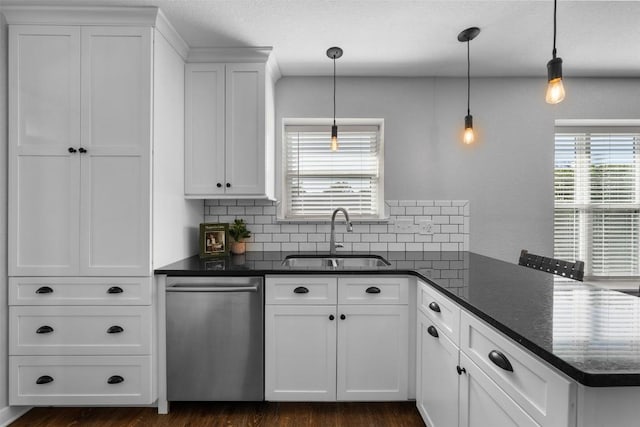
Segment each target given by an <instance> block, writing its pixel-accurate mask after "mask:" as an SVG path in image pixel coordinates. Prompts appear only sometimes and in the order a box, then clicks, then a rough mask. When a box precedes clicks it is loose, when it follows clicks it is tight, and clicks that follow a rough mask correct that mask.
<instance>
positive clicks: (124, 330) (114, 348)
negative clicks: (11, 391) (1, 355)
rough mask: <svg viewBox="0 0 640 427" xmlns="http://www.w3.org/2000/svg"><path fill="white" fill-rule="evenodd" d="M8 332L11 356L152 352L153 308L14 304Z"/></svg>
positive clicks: (10, 310) (11, 308) (10, 312)
mask: <svg viewBox="0 0 640 427" xmlns="http://www.w3.org/2000/svg"><path fill="white" fill-rule="evenodd" d="M9 331H10V333H9V354H10V355H31V354H41V355H43V354H48V355H58V354H74V355H106V354H150V353H151V336H152V333H151V307H147V306H139V307H126V306H125V307H111V306H104V307H68V306H14V307H9ZM38 331H39V332H38Z"/></svg>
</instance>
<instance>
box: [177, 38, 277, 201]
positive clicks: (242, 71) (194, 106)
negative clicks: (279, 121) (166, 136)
mask: <svg viewBox="0 0 640 427" xmlns="http://www.w3.org/2000/svg"><path fill="white" fill-rule="evenodd" d="M270 51H271V49H264V48H260V49H252V48H241V49H192V50H191V51H190V53H189V58H188V60H189V61H192V62H190V63H188V64H187V65H186V76H185V79H186V88H185V98H186V103H185V116H186V120H185V196H186V197H188V198H202V199H206V198H234V199H237V198H251V199H257V198H269V199H273V197H274V181H275V163H274V160H275V156H274V150H275V148H274V138H275V136H274V126H275V123H274V121H275V117H274V99H273V92H274V85H275V81H276V80H277V78H278V76H279V73H278V71H277V66H275V64H274V63H273V61H270V60H269V52H270Z"/></svg>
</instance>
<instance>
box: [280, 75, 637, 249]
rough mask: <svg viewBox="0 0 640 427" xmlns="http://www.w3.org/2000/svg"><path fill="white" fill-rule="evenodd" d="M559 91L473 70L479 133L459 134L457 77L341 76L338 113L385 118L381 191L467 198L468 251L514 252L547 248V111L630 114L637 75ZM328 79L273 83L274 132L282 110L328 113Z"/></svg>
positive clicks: (462, 101) (554, 115)
mask: <svg viewBox="0 0 640 427" xmlns="http://www.w3.org/2000/svg"><path fill="white" fill-rule="evenodd" d="M565 88H566V90H567V98H566V100H565V101H564V102H563V103H562V104H559V105H556V106H552V105H548V104H546V103H545V102H544V91H545V81H544V77H542V78H481V79H472V83H471V113H472V114H473V117H474V125H475V126H474V127H475V128H476V130H477V131H478V134H479V141H478V143H477V144H475V145H473V146H464V145H463V144H462V143H461V137H462V127H463V124H464V116H465V114H466V79H459V78H356V77H353V78H341V77H338V83H337V100H336V102H337V116H338V117H345V118H347V117H348V118H353V117H375V118H384V119H385V198H386V199H396V200H405V199H409V200H413V199H451V200H469V201H470V209H471V242H470V249H471V250H472V251H474V252H478V253H481V254H485V255H489V256H493V257H496V258H499V259H504V260H507V261H511V262H514V261H515V260H516V258H517V255H518V254H519V251H520V249H522V248H528V249H529V250H530V251H532V252H539V253H543V254H551V253H552V251H553V132H554V120H555V119H638V118H640V78H639V79H568V80H567V82H566V85H565ZM331 96H332V80H331V78H325V77H285V78H282V79H281V80H280V81H279V82H278V84H277V86H276V113H277V117H276V118H277V120H278V122H277V123H278V126H277V127H276V129H277V132H278V138H277V140H278V141H280V140H281V138H280V133H281V131H282V127H281V121H282V118H285V117H287V118H288V117H331V116H332V114H333V112H332V105H333V104H332V98H331Z"/></svg>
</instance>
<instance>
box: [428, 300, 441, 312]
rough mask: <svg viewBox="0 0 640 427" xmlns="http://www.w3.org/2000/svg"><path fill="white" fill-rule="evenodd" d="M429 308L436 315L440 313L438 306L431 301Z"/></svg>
mask: <svg viewBox="0 0 640 427" xmlns="http://www.w3.org/2000/svg"><path fill="white" fill-rule="evenodd" d="M429 308H430V309H431V310H433V311H435V312H436V313H440V306H439V305H438V303H437V302H435V301H433V302H431V303H430V304H429Z"/></svg>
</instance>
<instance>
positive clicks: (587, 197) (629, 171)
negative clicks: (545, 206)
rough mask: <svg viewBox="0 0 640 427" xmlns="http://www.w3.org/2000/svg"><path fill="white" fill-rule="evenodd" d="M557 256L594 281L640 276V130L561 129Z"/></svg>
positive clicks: (556, 197) (557, 149)
mask: <svg viewBox="0 0 640 427" xmlns="http://www.w3.org/2000/svg"><path fill="white" fill-rule="evenodd" d="M554 190H555V195H554V200H555V208H554V256H555V257H556V258H560V259H567V260H576V259H578V260H583V261H585V275H586V276H589V277H591V278H598V277H600V278H607V277H629V276H638V275H640V262H639V261H640V259H639V258H640V239H639V237H640V236H639V232H640V129H637V128H628V127H625V128H618V129H601V128H593V129H588V128H587V129H571V128H557V129H556V136H555V172H554Z"/></svg>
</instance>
